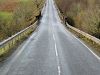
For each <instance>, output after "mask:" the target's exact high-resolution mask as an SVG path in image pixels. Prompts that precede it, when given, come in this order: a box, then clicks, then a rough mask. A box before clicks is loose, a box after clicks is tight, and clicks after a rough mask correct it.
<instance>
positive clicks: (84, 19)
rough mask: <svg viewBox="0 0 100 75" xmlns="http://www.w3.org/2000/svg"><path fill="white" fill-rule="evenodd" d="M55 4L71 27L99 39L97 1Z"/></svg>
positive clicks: (99, 4) (59, 0)
mask: <svg viewBox="0 0 100 75" xmlns="http://www.w3.org/2000/svg"><path fill="white" fill-rule="evenodd" d="M56 3H57V5H58V7H59V9H60V11H61V12H62V14H63V15H64V16H65V18H67V21H68V22H69V23H70V24H71V25H72V26H74V27H76V28H78V29H80V30H82V31H84V32H87V33H89V34H91V35H93V36H95V37H97V38H100V1H99V0H56Z"/></svg>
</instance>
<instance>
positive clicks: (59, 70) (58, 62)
mask: <svg viewBox="0 0 100 75" xmlns="http://www.w3.org/2000/svg"><path fill="white" fill-rule="evenodd" d="M53 39H54V41H55V53H56V57H57V65H58V67H57V69H58V75H60V74H61V68H60V61H59V55H58V50H57V44H56V39H55V35H54V34H53Z"/></svg>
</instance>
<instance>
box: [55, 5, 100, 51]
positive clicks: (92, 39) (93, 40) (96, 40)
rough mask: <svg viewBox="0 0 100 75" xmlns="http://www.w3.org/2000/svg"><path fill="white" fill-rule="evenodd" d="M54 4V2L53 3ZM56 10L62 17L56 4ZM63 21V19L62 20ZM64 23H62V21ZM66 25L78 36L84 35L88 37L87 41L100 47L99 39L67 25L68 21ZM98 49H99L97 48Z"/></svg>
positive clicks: (61, 16)
mask: <svg viewBox="0 0 100 75" xmlns="http://www.w3.org/2000/svg"><path fill="white" fill-rule="evenodd" d="M55 5H56V4H55ZM56 8H57V11H58V13H59V16H60V18H61V19H62V18H63V15H62V14H61V13H60V10H59V9H58V7H57V5H56ZM62 23H63V21H62ZM63 24H64V23H63ZM66 25H67V27H68V28H70V29H71V30H73V31H75V32H76V33H77V34H78V35H79V36H81V37H85V38H86V39H88V40H89V41H91V42H92V43H93V44H94V45H97V46H98V47H99V48H100V39H98V38H96V37H94V36H92V35H89V34H88V33H85V32H83V31H81V30H79V29H77V28H75V27H72V26H71V25H69V24H68V23H66ZM99 51H100V50H99Z"/></svg>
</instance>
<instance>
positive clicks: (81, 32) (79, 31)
mask: <svg viewBox="0 0 100 75" xmlns="http://www.w3.org/2000/svg"><path fill="white" fill-rule="evenodd" d="M66 24H67V27H68V28H70V29H71V30H73V31H75V32H76V33H77V34H78V35H79V36H82V37H85V38H87V39H88V40H90V41H92V43H93V44H97V45H99V46H100V39H98V38H96V37H94V36H92V35H90V34H88V33H85V32H83V31H81V30H79V29H77V28H75V27H72V26H70V25H69V24H68V23H66Z"/></svg>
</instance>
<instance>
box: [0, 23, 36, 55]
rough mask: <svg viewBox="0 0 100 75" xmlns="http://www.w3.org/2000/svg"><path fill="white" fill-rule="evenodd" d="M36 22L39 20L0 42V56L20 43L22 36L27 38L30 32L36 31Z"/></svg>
mask: <svg viewBox="0 0 100 75" xmlns="http://www.w3.org/2000/svg"><path fill="white" fill-rule="evenodd" d="M30 23H32V22H30ZM36 24H37V21H36V22H35V23H34V24H33V25H30V26H29V27H27V28H25V29H24V30H22V31H20V32H18V33H17V34H15V35H13V36H11V37H9V38H8V39H6V40H4V41H3V42H0V56H2V55H3V54H5V53H7V52H8V51H9V50H10V49H11V48H13V47H14V46H15V45H16V44H17V43H18V41H21V39H22V38H25V37H26V36H27V35H29V33H31V32H32V31H34V30H35V29H36V27H37V25H36Z"/></svg>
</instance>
